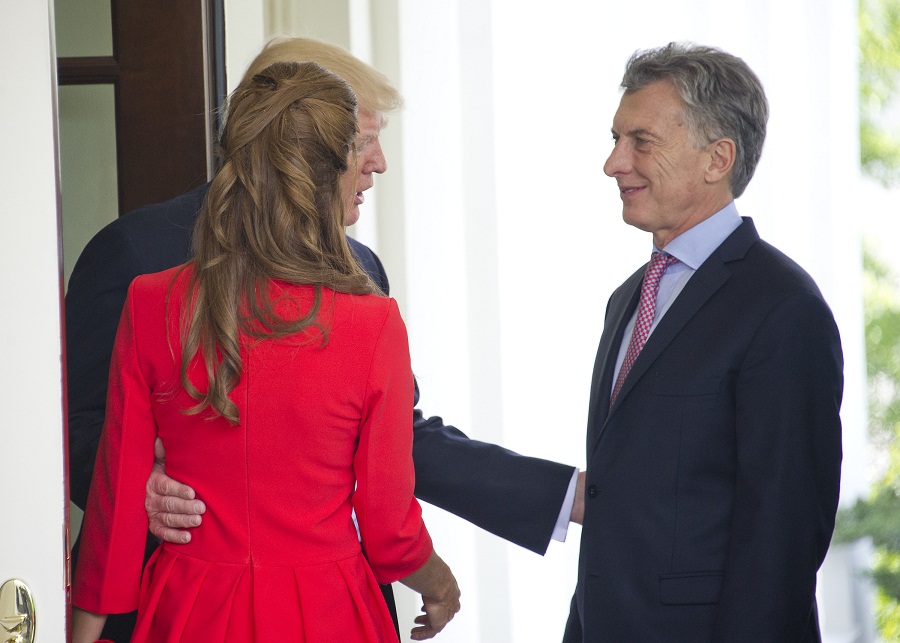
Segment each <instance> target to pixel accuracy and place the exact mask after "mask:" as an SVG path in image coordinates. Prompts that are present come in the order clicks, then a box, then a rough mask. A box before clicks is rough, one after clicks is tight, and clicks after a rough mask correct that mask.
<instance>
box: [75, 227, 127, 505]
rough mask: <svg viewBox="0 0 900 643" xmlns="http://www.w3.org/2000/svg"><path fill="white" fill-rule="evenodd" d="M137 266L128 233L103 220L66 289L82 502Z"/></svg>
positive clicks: (77, 471)
mask: <svg viewBox="0 0 900 643" xmlns="http://www.w3.org/2000/svg"><path fill="white" fill-rule="evenodd" d="M138 274H141V266H140V265H139V262H138V259H137V258H136V257H135V253H134V252H133V251H132V246H131V243H130V240H129V238H128V236H127V234H126V233H125V232H124V231H123V230H122V228H121V227H120V226H107V227H106V228H103V229H102V230H101V231H100V232H98V233H97V235H96V236H94V238H93V239H91V241H90V243H88V245H87V246H86V247H85V249H84V251H83V252H82V253H81V256H80V257H79V258H78V262H77V263H76V264H75V268H74V269H73V271H72V275H71V277H70V279H69V288H68V292H67V293H66V313H65V315H66V373H67V392H68V395H67V398H68V418H69V488H70V495H71V499H72V501H73V502H74V503H75V504H76V505H78V506H79V507H81V508H84V506H85V504H86V503H87V495H88V489H89V488H90V486H91V475H92V474H93V471H94V458H95V456H96V453H97V446H98V444H99V441H100V432H101V430H102V429H103V418H104V415H105V411H106V389H107V385H108V378H109V362H110V356H111V355H112V347H113V342H114V341H115V337H116V328H117V327H118V324H119V317H120V316H121V314H122V306H123V305H124V304H125V297H126V294H127V292H128V286H129V284H130V283H131V281H132V280H133V279H134V278H135V277H136V276H137V275H138Z"/></svg>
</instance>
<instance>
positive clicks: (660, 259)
mask: <svg viewBox="0 0 900 643" xmlns="http://www.w3.org/2000/svg"><path fill="white" fill-rule="evenodd" d="M676 261H678V259H676V258H675V257H673V256H672V255H670V254H666V253H665V252H654V253H653V256H652V257H651V258H650V264H649V265H648V266H647V272H645V273H644V283H643V284H642V285H641V304H640V308H639V309H638V315H637V320H636V321H635V322H634V330H633V331H632V333H631V341H630V342H628V350H627V351H626V352H625V359H624V360H623V361H622V367H621V368H620V369H619V376H618V377H617V378H616V385H615V386H614V387H613V392H612V397H611V398H610V400H609V405H610V406H612V403H613V402H615V400H616V396H617V395H618V394H619V391H621V390H622V384H623V383H624V382H625V378H626V377H627V375H628V371H630V370H631V367H632V366H633V365H634V360H636V359H637V356H638V354H639V353H640V352H641V349H642V348H644V344H646V343H647V337H648V336H649V335H650V327H651V326H653V316H654V314H655V313H656V293H658V292H659V281H660V279H662V276H663V275H664V274H666V270H667V269H668V268H669V266H671V265H672V264H673V263H675V262H676Z"/></svg>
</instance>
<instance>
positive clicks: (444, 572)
mask: <svg viewBox="0 0 900 643" xmlns="http://www.w3.org/2000/svg"><path fill="white" fill-rule="evenodd" d="M400 582H401V583H403V584H404V585H406V586H407V587H409V588H410V589H412V590H413V591H416V592H418V593H419V594H421V595H422V611H423V612H425V613H424V614H422V615H420V616H418V617H416V623H418V625H419V627H414V628H413V629H412V632H411V636H412V639H413V640H414V641H424V640H425V639H430V638H434V636H435V635H436V634H437V633H438V632H440V631H441V630H442V629H444V627H445V626H446V625H447V623H449V622H450V621H451V620H452V619H453V617H454V616H455V615H456V613H457V612H458V611H459V596H460V593H459V585H457V584H456V577H455V576H453V572H451V571H450V568H449V567H448V566H447V563H445V562H444V561H443V560H441V557H440V556H438V555H437V552H435V551H432V552H431V556H430V557H429V558H428V560H427V561H426V562H425V564H424V565H422V567H420V568H419V569H417V570H416V571H414V572H413V573H412V574H410V575H409V576H407V577H406V578H401V579H400Z"/></svg>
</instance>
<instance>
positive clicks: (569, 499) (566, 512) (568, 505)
mask: <svg viewBox="0 0 900 643" xmlns="http://www.w3.org/2000/svg"><path fill="white" fill-rule="evenodd" d="M577 482H578V467H575V471H574V473H572V479H571V480H570V481H569V488H568V490H567V491H566V497H565V498H564V499H563V503H562V507H561V508H560V510H559V516H558V517H557V519H556V526H555V527H554V528H553V535H552V536H551V538H552V539H553V540H558V541H559V542H561V543H564V542H566V535H567V534H568V533H569V519H570V518H571V517H572V506H573V505H574V504H575V485H576V484H577Z"/></svg>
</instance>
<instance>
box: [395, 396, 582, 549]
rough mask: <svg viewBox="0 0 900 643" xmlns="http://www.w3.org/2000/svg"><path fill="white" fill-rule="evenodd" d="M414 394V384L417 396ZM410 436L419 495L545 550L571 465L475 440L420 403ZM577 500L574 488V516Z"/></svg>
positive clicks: (504, 535) (507, 537) (523, 544)
mask: <svg viewBox="0 0 900 643" xmlns="http://www.w3.org/2000/svg"><path fill="white" fill-rule="evenodd" d="M418 395H419V391H418V387H417V388H416V402H418ZM413 438H414V442H413V460H414V462H415V466H416V497H417V498H419V499H420V500H424V501H425V502H428V503H430V504H433V505H435V506H437V507H440V508H441V509H444V510H446V511H449V512H450V513H452V514H455V515H457V516H459V517H460V518H463V519H465V520H468V521H469V522H471V523H472V524H475V525H477V526H479V527H481V528H482V529H484V530H486V531H489V532H491V533H492V534H495V535H497V536H499V537H501V538H503V539H505V540H508V541H510V542H512V543H515V544H517V545H519V546H521V547H525V548H526V549H529V550H531V551H533V552H535V553H538V554H544V553H545V552H546V551H547V547H548V545H549V544H550V538H551V535H552V534H553V528H554V527H555V526H556V521H557V518H558V517H559V514H560V510H561V508H562V505H563V500H564V499H565V497H566V492H567V490H568V488H569V483H570V481H571V480H572V475H573V474H574V472H575V468H574V467H570V466H568V465H564V464H559V463H558V462H551V461H549V460H542V459H540V458H532V457H528V456H523V455H519V454H518V453H515V452H513V451H510V450H508V449H504V448H503V447H500V446H498V445H496V444H489V443H487V442H480V441H478V440H473V439H471V438H469V437H468V436H467V435H466V434H465V433H463V432H462V431H460V430H459V429H457V428H456V427H453V426H447V425H445V424H444V421H443V420H442V419H441V418H439V417H430V418H426V417H425V416H424V414H423V413H422V411H420V410H419V409H415V410H414V411H413ZM581 480H582V487H583V477H582V478H581ZM577 504H578V491H577V488H576V507H573V512H572V513H573V515H574V516H575V517H577V511H578V507H577ZM582 507H583V503H582ZM581 511H582V512H583V508H582V510H581Z"/></svg>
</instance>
